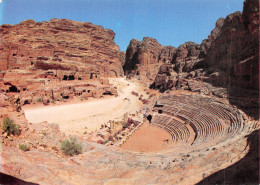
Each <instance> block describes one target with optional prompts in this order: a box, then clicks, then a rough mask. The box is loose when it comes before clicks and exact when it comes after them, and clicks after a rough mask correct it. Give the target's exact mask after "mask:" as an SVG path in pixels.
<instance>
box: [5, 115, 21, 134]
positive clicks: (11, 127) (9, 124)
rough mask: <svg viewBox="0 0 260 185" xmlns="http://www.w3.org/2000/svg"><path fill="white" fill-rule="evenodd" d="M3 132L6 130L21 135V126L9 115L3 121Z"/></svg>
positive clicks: (8, 132)
mask: <svg viewBox="0 0 260 185" xmlns="http://www.w3.org/2000/svg"><path fill="white" fill-rule="evenodd" d="M2 129H3V132H6V133H7V134H8V135H10V134H13V135H20V133H21V131H20V126H19V125H17V124H15V123H14V121H13V120H11V119H10V118H9V117H5V118H4V119H3V122H2Z"/></svg>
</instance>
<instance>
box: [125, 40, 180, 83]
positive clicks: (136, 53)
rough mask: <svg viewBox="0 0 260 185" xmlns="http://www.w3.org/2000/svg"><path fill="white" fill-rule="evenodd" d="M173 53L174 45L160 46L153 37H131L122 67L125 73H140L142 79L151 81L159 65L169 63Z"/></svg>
mask: <svg viewBox="0 0 260 185" xmlns="http://www.w3.org/2000/svg"><path fill="white" fill-rule="evenodd" d="M174 53H175V48H174V47H172V46H162V45H160V44H159V43H158V42H157V40H155V39H153V38H150V37H144V38H143V41H138V40H136V39H133V40H131V41H130V44H129V46H128V48H127V50H126V60H125V64H124V66H123V69H124V71H125V74H126V75H129V74H130V75H140V77H141V78H142V79H144V80H148V81H153V80H154V78H155V76H156V73H157V72H158V70H159V67H160V65H161V64H163V63H170V62H171V60H172V58H173V55H174Z"/></svg>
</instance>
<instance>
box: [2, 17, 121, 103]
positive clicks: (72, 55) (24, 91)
mask: <svg viewBox="0 0 260 185" xmlns="http://www.w3.org/2000/svg"><path fill="white" fill-rule="evenodd" d="M114 36H115V33H114V32H113V31H112V30H108V29H104V28H103V27H101V26H96V25H93V24H91V23H88V22H85V23H82V22H76V21H71V20H67V19H51V20H50V21H49V22H45V21H44V22H34V21H33V20H26V21H23V22H21V23H20V24H17V25H2V26H1V27H0V37H1V42H0V92H4V93H7V94H9V93H19V95H20V98H21V102H22V104H27V103H29V104H30V103H32V102H36V101H41V102H43V103H44V102H45V103H47V102H51V101H59V100H62V99H63V98H65V99H67V98H71V97H73V96H82V98H87V97H90V96H92V97H100V96H102V94H103V93H105V92H107V91H109V92H111V91H112V90H113V88H112V90H111V88H110V87H109V83H108V82H106V78H107V77H119V76H122V75H123V69H122V64H121V61H120V57H119V54H120V51H119V47H118V46H117V45H116V44H115V42H114ZM86 84H88V85H89V86H88V87H86ZM74 87H75V88H81V89H83V90H82V91H78V90H75V88H74ZM92 87H93V88H92ZM65 89H67V90H65ZM88 91H90V92H91V93H90V92H88ZM45 92H48V93H45ZM111 94H116V93H115V92H112V93H111Z"/></svg>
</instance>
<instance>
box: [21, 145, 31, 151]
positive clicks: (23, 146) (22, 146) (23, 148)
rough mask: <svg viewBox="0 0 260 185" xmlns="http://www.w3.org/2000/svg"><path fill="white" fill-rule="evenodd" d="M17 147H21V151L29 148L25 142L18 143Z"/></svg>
mask: <svg viewBox="0 0 260 185" xmlns="http://www.w3.org/2000/svg"><path fill="white" fill-rule="evenodd" d="M19 149H21V150H22V151H29V148H28V147H27V145H26V144H21V145H19Z"/></svg>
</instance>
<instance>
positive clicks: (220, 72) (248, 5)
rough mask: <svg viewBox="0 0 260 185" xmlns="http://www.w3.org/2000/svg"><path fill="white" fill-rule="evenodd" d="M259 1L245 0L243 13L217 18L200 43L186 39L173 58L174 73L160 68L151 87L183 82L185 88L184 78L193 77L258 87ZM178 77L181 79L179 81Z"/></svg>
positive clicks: (239, 85)
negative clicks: (205, 37)
mask: <svg viewBox="0 0 260 185" xmlns="http://www.w3.org/2000/svg"><path fill="white" fill-rule="evenodd" d="M258 5H259V2H258V1H250V0H246V1H245V2H244V9H243V13H241V12H235V13H233V14H230V15H228V16H227V17H226V18H225V19H224V18H220V19H219V20H218V21H217V22H216V26H215V28H214V29H213V30H212V31H211V34H210V35H209V37H208V38H207V39H205V40H203V41H202V43H201V44H200V45H199V44H196V43H193V42H187V43H185V44H183V45H181V46H179V47H178V49H177V50H176V54H175V55H174V57H173V60H172V64H173V65H172V68H173V69H174V71H175V72H176V73H177V75H176V74H173V76H172V75H169V73H168V72H162V71H159V72H158V74H157V76H156V78H155V81H154V84H153V85H152V87H155V88H159V89H161V90H162V89H163V90H166V89H172V87H177V86H184V89H185V88H187V89H189V87H187V84H188V83H186V82H185V81H187V80H188V79H189V78H192V79H193V80H202V79H203V80H204V81H206V82H209V83H211V84H213V85H216V86H224V87H226V86H236V87H240V88H247V89H253V90H258V86H259V84H258V82H259V70H258V69H259V35H258V33H259V19H258V18H259V6H258ZM166 66H167V65H166ZM167 67H169V66H167ZM202 77H203V78H202ZM177 78H179V79H181V80H179V82H181V83H178V81H177V80H176V79H177ZM169 79H170V83H169V82H168V81H169ZM174 79H175V80H174ZM163 81H165V82H163ZM184 82H185V83H184ZM166 84H167V85H166ZM185 86H186V87H185Z"/></svg>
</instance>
